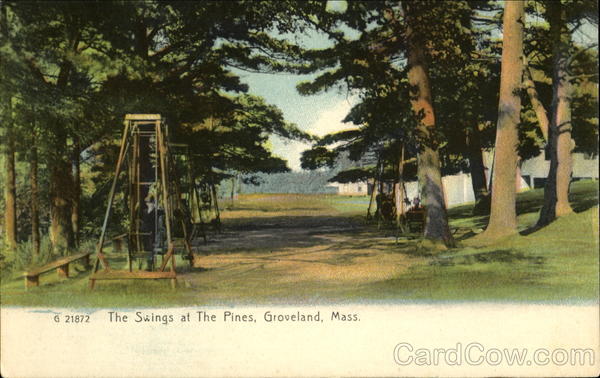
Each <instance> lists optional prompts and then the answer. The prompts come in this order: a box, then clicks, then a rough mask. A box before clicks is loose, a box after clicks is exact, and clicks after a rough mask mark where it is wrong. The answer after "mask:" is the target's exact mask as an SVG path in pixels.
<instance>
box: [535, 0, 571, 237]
mask: <svg viewBox="0 0 600 378" xmlns="http://www.w3.org/2000/svg"><path fill="white" fill-rule="evenodd" d="M548 16H549V17H548V18H549V20H550V34H551V36H552V38H553V40H554V41H555V43H556V44H555V47H554V74H553V77H552V91H553V93H552V119H551V121H550V129H549V131H550V132H549V139H550V140H549V148H548V150H549V152H550V171H549V173H548V179H547V180H546V186H545V188H544V205H543V207H542V210H541V212H540V218H539V220H538V226H543V225H546V224H548V223H550V222H552V221H553V220H554V219H555V218H557V217H560V216H562V215H565V214H569V213H572V212H573V209H572V208H571V205H570V204H569V184H570V182H571V172H572V169H573V162H572V156H571V152H572V150H573V142H572V140H571V129H572V124H571V96H572V94H571V83H570V82H569V79H570V77H569V72H568V67H567V66H568V57H569V56H568V55H569V54H568V52H569V45H570V35H569V30H568V29H567V23H566V9H565V7H564V6H563V5H562V4H561V3H560V2H555V3H551V4H550V3H549V4H548Z"/></svg>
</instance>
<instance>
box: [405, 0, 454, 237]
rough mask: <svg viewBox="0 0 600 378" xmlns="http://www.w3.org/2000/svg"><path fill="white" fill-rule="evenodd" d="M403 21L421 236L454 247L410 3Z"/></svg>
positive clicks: (425, 74)
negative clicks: (416, 147)
mask: <svg viewBox="0 0 600 378" xmlns="http://www.w3.org/2000/svg"><path fill="white" fill-rule="evenodd" d="M402 4H403V7H404V12H405V15H406V17H407V22H408V25H409V26H408V28H407V41H408V67H409V71H408V81H409V85H410V86H411V93H410V102H411V107H412V111H413V113H414V114H415V116H417V117H419V118H420V119H419V120H418V121H419V123H418V126H417V132H418V138H419V153H418V157H417V161H418V172H417V173H418V176H419V185H420V187H421V199H422V203H423V205H424V206H425V227H424V232H423V236H424V237H425V238H426V239H429V240H431V241H434V242H436V243H437V242H442V243H444V245H446V246H448V247H451V246H454V238H453V237H452V234H451V233H450V227H449V226H448V215H447V212H446V203H445V199H444V191H443V188H442V174H441V169H440V167H441V165H440V158H439V152H438V142H437V140H436V137H435V113H434V109H433V103H432V98H431V87H430V84H429V74H428V72H427V65H426V62H425V51H424V48H425V47H424V43H425V41H422V40H420V39H419V36H418V35H417V34H416V33H415V32H414V31H413V28H412V24H413V23H415V22H417V20H413V19H412V17H411V8H412V7H413V6H414V5H413V4H414V3H410V5H409V4H408V3H407V2H403V3H402Z"/></svg>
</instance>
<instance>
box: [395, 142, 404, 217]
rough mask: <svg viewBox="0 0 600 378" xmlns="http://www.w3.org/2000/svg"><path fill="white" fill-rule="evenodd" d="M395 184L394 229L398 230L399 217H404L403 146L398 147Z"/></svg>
mask: <svg viewBox="0 0 600 378" xmlns="http://www.w3.org/2000/svg"><path fill="white" fill-rule="evenodd" d="M396 173H397V175H396V182H395V183H394V206H395V208H396V227H398V228H400V227H401V225H400V221H401V217H402V216H403V215H404V197H405V196H406V194H405V193H404V177H403V175H404V145H403V144H401V145H400V156H399V159H398V168H397V171H396Z"/></svg>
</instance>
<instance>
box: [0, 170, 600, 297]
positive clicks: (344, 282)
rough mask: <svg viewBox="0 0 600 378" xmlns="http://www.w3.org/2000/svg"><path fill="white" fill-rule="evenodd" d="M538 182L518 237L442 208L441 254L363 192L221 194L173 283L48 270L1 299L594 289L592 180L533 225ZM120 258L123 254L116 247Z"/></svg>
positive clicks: (14, 281) (522, 293)
mask: <svg viewBox="0 0 600 378" xmlns="http://www.w3.org/2000/svg"><path fill="white" fill-rule="evenodd" d="M542 197H543V191H541V190H531V191H528V192H524V193H520V194H519V196H518V205H517V208H518V209H517V210H518V214H519V218H518V219H519V228H520V230H521V231H522V232H521V235H520V236H517V237H513V238H511V239H507V240H502V241H500V242H498V243H496V244H494V245H491V246H486V247H478V246H475V245H473V243H472V241H471V240H470V238H471V237H472V236H473V235H475V233H477V232H479V231H480V230H481V229H482V228H483V227H485V224H486V223H487V218H486V217H473V216H471V207H472V206H471V205H464V206H459V207H455V208H452V209H450V210H449V215H450V218H451V227H452V228H453V229H456V230H457V233H456V237H457V239H458V240H459V247H458V248H455V249H452V250H448V251H445V252H441V253H428V251H423V250H419V249H418V248H417V243H418V240H416V239H409V238H401V239H399V240H398V241H397V240H396V237H395V232H394V231H393V230H391V229H386V227H385V226H383V227H381V228H378V227H377V225H372V224H366V223H365V221H364V214H365V212H366V207H367V204H368V198H366V197H343V196H336V195H267V194H262V195H261V194H254V195H243V196H240V198H239V199H238V200H236V201H235V202H234V203H233V204H231V203H229V202H228V201H227V200H224V201H223V203H222V206H223V207H224V211H223V214H222V218H223V223H224V232H223V233H222V234H220V235H216V234H211V235H210V237H209V239H210V242H209V243H208V244H206V245H204V244H203V243H200V242H198V245H197V248H198V256H199V257H198V258H197V261H196V265H195V267H194V268H191V267H189V265H186V264H187V263H186V262H184V261H181V260H178V261H177V263H178V267H179V269H178V270H179V272H178V286H179V287H178V288H177V289H176V290H172V289H170V287H169V284H168V282H166V281H150V282H148V281H117V282H106V281H99V282H98V283H97V288H96V289H95V290H94V291H90V290H89V289H88V288H87V284H88V280H87V278H88V277H89V271H85V270H83V269H82V268H81V267H78V266H77V265H75V266H73V267H72V268H71V270H72V273H73V275H72V278H69V279H60V278H58V277H57V276H56V273H55V272H51V273H47V274H45V275H43V276H41V285H40V287H38V288H33V289H30V290H27V291H26V290H25V289H24V283H23V278H22V277H20V276H19V274H18V273H15V274H14V275H13V276H12V277H6V276H4V278H3V280H2V283H1V285H0V293H1V294H2V297H1V304H2V305H3V306H44V307H49V306H61V307H131V306H157V307H162V306H176V305H186V306H190V305H201V304H202V305H206V304H208V305H235V304H266V303H279V304H313V303H348V302H371V303H382V302H386V303H387V302H406V301H529V302H555V303H556V302H559V303H561V302H562V303H581V302H589V301H597V300H598V287H599V282H598V206H597V204H598V182H597V181H595V182H591V181H587V182H577V183H574V184H573V186H572V196H571V202H572V204H573V207H574V209H575V211H576V213H575V214H572V215H569V216H565V217H563V218H561V219H559V220H557V221H556V222H554V223H552V224H551V225H549V226H547V227H544V228H542V229H540V230H535V231H533V230H532V228H531V226H532V225H533V224H534V223H535V221H536V219H537V213H538V211H539V208H540V206H541V202H542ZM113 259H114V260H115V261H117V264H123V263H124V261H125V260H124V257H123V255H116V254H115V255H113Z"/></svg>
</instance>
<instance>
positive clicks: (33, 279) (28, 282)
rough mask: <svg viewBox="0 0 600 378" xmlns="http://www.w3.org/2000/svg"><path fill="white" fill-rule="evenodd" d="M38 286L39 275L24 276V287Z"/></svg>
mask: <svg viewBox="0 0 600 378" xmlns="http://www.w3.org/2000/svg"><path fill="white" fill-rule="evenodd" d="M35 286H40V276H25V288H30V287H35Z"/></svg>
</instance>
